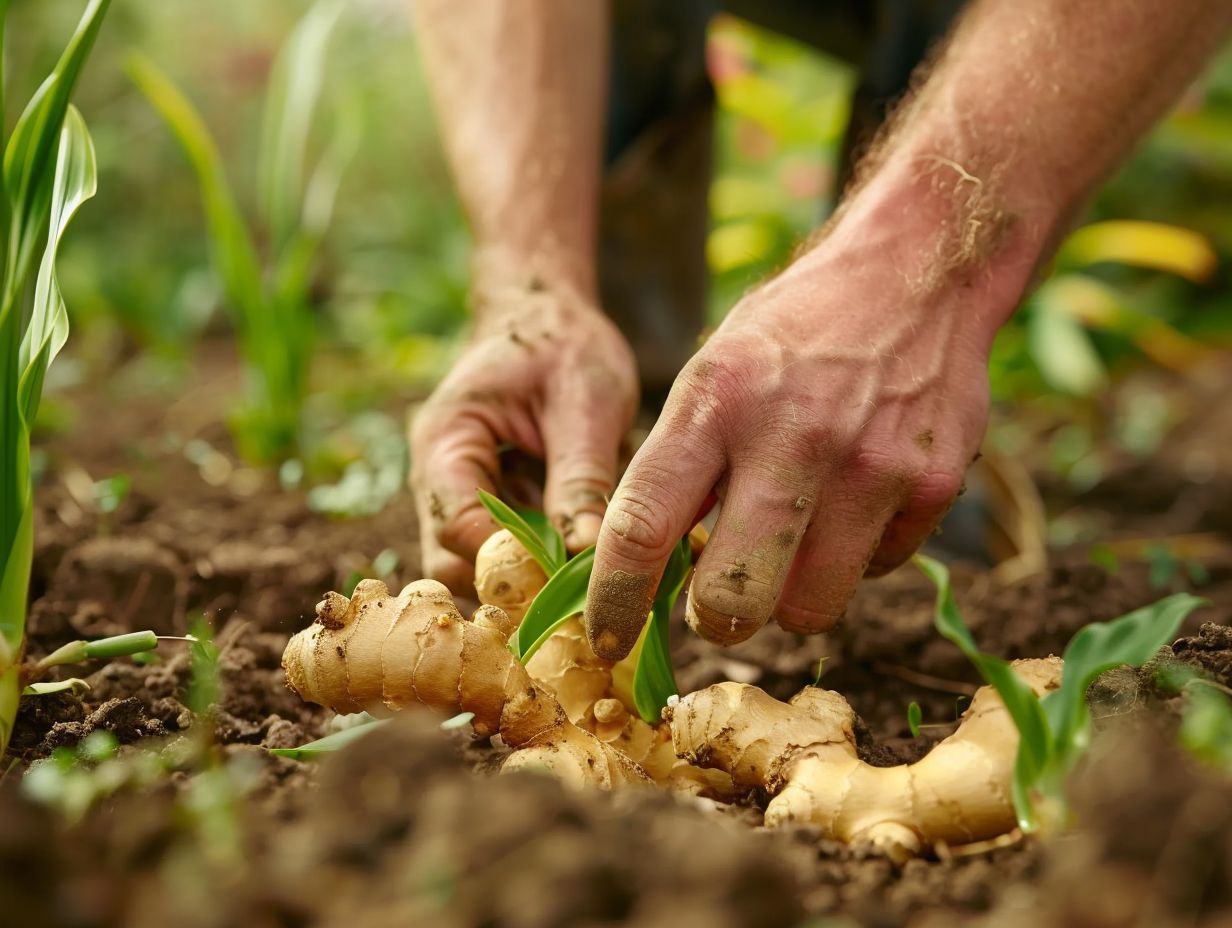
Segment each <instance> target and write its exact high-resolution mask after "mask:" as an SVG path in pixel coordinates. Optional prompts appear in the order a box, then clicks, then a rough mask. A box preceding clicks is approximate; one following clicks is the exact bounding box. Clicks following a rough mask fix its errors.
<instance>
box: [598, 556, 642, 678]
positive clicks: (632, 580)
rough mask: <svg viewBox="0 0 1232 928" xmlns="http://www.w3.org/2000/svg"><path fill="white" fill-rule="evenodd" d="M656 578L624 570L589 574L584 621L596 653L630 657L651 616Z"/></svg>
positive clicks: (614, 657) (607, 657)
mask: <svg viewBox="0 0 1232 928" xmlns="http://www.w3.org/2000/svg"><path fill="white" fill-rule="evenodd" d="M653 601H654V577H652V576H651V575H649V574H634V573H628V572H626V571H623V570H606V571H595V572H594V573H593V574H591V577H590V587H589V589H588V590H587V594H586V609H585V612H584V613H583V615H582V624H583V625H584V626H585V627H586V638H587V640H588V641H589V642H590V649H591V650H592V651H594V652H595V654H596V656H598V657H601V658H602V659H604V660H608V661H620V660H624V659H625V658H626V657H628V656H629V652H631V651H632V650H633V646H634V645H635V644H637V639H638V636H639V635H641V633H642V628H643V627H644V626H645V624H646V619H647V618H648V617H649V615H650V607H651V604H652V603H653Z"/></svg>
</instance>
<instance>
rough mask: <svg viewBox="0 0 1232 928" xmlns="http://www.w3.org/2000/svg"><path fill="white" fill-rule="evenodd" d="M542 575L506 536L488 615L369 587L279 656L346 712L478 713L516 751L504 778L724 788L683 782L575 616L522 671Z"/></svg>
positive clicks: (665, 737) (334, 607) (666, 743)
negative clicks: (520, 636) (520, 647)
mask: <svg viewBox="0 0 1232 928" xmlns="http://www.w3.org/2000/svg"><path fill="white" fill-rule="evenodd" d="M546 582H547V576H546V574H545V573H544V572H543V569H542V568H541V567H540V566H539V565H538V563H536V562H535V560H534V559H533V558H532V557H531V556H530V555H529V554H528V553H527V552H526V550H525V548H523V547H522V545H521V544H520V543H519V542H518V541H517V539H515V538H514V537H513V535H511V534H510V533H509V532H508V531H500V532H497V533H496V534H495V535H493V536H492V537H491V538H489V539H488V541H487V542H485V543H484V545H483V546H482V547H481V549H480V551H479V555H478V557H477V558H476V562H475V586H476V590H477V591H478V592H479V595H480V600H481V601H482V602H483V603H484V605H483V606H481V607H480V609H479V610H478V611H477V612H476V613H475V617H474V620H473V621H470V622H468V621H466V620H465V619H464V618H463V616H462V614H461V613H460V612H459V611H458V608H457V606H456V604H455V603H454V601H453V598H452V597H451V596H450V594H449V591H448V590H447V589H446V588H445V587H444V586H442V585H441V584H439V583H435V582H433V581H429V580H421V581H418V582H417V583H412V584H410V585H409V586H407V587H406V588H404V589H403V590H402V592H401V593H399V594H398V595H397V596H393V595H392V594H391V593H390V592H389V590H388V589H386V588H385V586H384V584H381V583H379V582H377V581H373V580H365V581H363V582H362V583H361V584H359V586H357V587H356V589H355V594H354V595H353V596H352V597H351V599H350V600H348V599H347V598H346V597H344V596H342V595H341V594H339V593H329V594H328V595H327V596H326V598H325V600H324V601H323V602H321V603H320V604H319V605H318V606H317V621H316V623H315V624H313V625H312V626H310V627H309V628H308V629H305V630H304V631H302V632H300V633H299V634H297V635H296V636H295V637H293V638H292V639H291V641H290V643H289V644H288V645H287V650H286V653H285V654H284V656H283V667H284V668H285V669H286V672H287V680H288V683H289V685H290V686H291V688H292V689H293V690H295V692H297V693H298V694H299V695H300V696H302V697H303V698H304V699H307V700H309V701H311V702H316V703H320V704H321V705H324V706H327V707H329V708H331V709H334V710H335V711H338V712H343V713H349V712H360V711H368V712H372V713H373V714H377V715H381V714H388V713H389V712H391V711H396V710H399V709H403V708H406V707H408V706H411V705H413V704H415V703H420V704H423V705H426V706H429V707H431V708H433V709H436V710H438V711H441V712H446V713H450V714H457V713H459V712H473V713H475V718H474V720H473V723H472V724H473V726H474V729H475V732H476V733H477V734H479V735H481V736H483V735H493V734H498V733H499V734H500V736H501V738H502V740H503V741H504V742H505V744H506V745H507V746H509V747H510V748H512V749H513V753H512V754H511V755H510V756H509V757H508V758H507V759H506V761H505V763H504V766H503V769H506V770H509V769H516V768H519V767H526V766H532V765H533V766H539V767H542V768H546V769H547V770H549V771H550V772H552V773H555V774H557V775H558V776H561V778H562V779H564V780H565V781H566V782H569V783H573V784H577V785H581V784H583V783H586V784H590V785H597V786H601V787H609V786H614V785H617V784H621V783H630V782H646V781H647V780H648V778H653V779H655V780H658V781H662V782H669V781H670V782H672V783H674V784H675V785H677V786H679V788H681V789H687V790H690V791H693V792H700V791H705V790H712V789H713V787H714V785H715V784H716V783H718V784H719V785H721V784H722V783H723V781H722V780H718V781H716V780H715V779H714V778H713V777H709V776H705V775H702V774H701V772H700V771H699V772H697V774H687V773H682V772H681V771H679V770H678V769H677V768H681V767H684V766H686V765H684V764H682V763H680V762H679V761H678V760H677V758H676V755H675V752H674V751H673V749H672V743H671V733H670V731H669V730H668V728H667V726H666V725H660V726H657V727H656V726H650V725H647V724H646V723H645V722H644V721H642V719H641V718H639V717H638V716H637V715H636V714H635V713H632V712H630V711H629V710H628V707H627V706H626V704H625V703H624V702H622V701H621V700H620V699H619V698H614V697H615V694H614V692H613V683H612V667H613V665H612V664H611V663H610V662H608V661H604V660H602V659H600V658H598V657H596V656H595V655H594V653H593V652H592V651H591V650H590V646H589V645H588V644H587V643H586V635H585V632H584V630H583V629H582V625H581V622H580V621H579V619H577V618H576V617H575V618H573V619H570V620H569V621H567V622H565V623H564V624H563V625H562V626H561V627H560V628H559V629H557V630H556V632H555V633H554V634H553V635H552V637H551V638H549V639H548V640H547V641H546V642H545V643H544V644H543V646H542V647H540V648H539V650H538V651H537V652H536V653H535V654H534V655H533V656H532V657H531V659H530V661H529V662H528V663H527V665H526V666H525V667H523V666H522V665H521V664H519V663H518V661H517V659H516V658H515V657H514V656H513V655H512V654H511V653H510V652H509V650H508V648H507V647H506V645H507V643H508V641H509V638H510V636H511V635H512V634H513V633H514V632H515V631H516V630H517V628H518V625H519V624H520V622H521V620H522V618H523V616H524V615H525V613H526V610H527V608H529V606H530V602H531V600H532V599H534V597H535V594H536V593H537V592H538V591H539V590H540V589H541V588H542V587H543V585H544V584H545V583H546Z"/></svg>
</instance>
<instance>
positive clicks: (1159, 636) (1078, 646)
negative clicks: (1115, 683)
mask: <svg viewBox="0 0 1232 928" xmlns="http://www.w3.org/2000/svg"><path fill="white" fill-rule="evenodd" d="M1206 602H1207V601H1206V600H1205V599H1201V598H1199V597H1197V596H1191V595H1190V594H1188V593H1177V594H1175V595H1174V596H1168V597H1166V598H1164V599H1161V600H1160V601H1159V602H1157V603H1154V604H1152V605H1150V606H1144V607H1143V608H1141V609H1135V610H1134V611H1133V612H1130V613H1129V614H1127V615H1123V616H1121V617H1120V618H1119V619H1113V620H1112V621H1110V622H1095V623H1092V624H1091V625H1087V626H1084V627H1083V628H1082V629H1080V630H1079V631H1078V633H1077V634H1076V635H1074V637H1073V638H1072V639H1071V640H1070V643H1069V645H1068V646H1067V647H1066V649H1065V654H1064V655H1063V656H1064V659H1065V670H1064V672H1063V673H1062V676H1061V687H1060V689H1058V690H1056V691H1054V692H1052V693H1049V694H1048V695H1047V696H1045V697H1044V699H1043V707H1044V712H1045V713H1046V715H1047V717H1048V723H1049V728H1050V729H1051V731H1052V733H1053V739H1054V741H1055V746H1054V753H1055V754H1056V755H1057V756H1058V757H1060V758H1067V757H1070V756H1072V755H1073V754H1074V753H1076V752H1077V751H1078V750H1080V749H1081V748H1082V747H1084V746H1085V742H1086V737H1085V735H1086V730H1087V727H1088V723H1089V720H1090V711H1089V710H1088V709H1087V701H1086V694H1087V689H1088V688H1089V687H1090V686H1091V683H1092V682H1094V680H1095V678H1096V677H1098V676H1099V675H1100V674H1101V673H1104V672H1105V671H1108V670H1112V669H1113V668H1114V667H1121V666H1125V665H1128V666H1130V667H1140V666H1141V665H1142V664H1144V663H1146V662H1147V661H1148V660H1150V659H1151V658H1152V657H1154V656H1155V652H1157V651H1158V650H1159V649H1160V648H1161V647H1163V646H1164V645H1165V644H1167V643H1168V642H1170V641H1172V640H1173V638H1175V637H1176V633H1177V629H1179V628H1180V627H1181V623H1182V622H1184V621H1185V618H1186V617H1187V616H1188V615H1189V614H1190V613H1191V612H1193V610H1194V609H1196V608H1198V607H1199V606H1202V605H1205V604H1206Z"/></svg>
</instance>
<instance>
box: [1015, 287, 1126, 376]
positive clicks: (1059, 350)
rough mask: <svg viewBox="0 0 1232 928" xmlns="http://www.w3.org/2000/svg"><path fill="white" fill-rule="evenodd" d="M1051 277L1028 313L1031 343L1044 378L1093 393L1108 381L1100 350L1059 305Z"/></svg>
mask: <svg viewBox="0 0 1232 928" xmlns="http://www.w3.org/2000/svg"><path fill="white" fill-rule="evenodd" d="M1058 299H1059V296H1058V295H1057V288H1056V286H1054V285H1053V283H1052V282H1051V281H1050V282H1049V283H1045V284H1044V285H1043V286H1041V287H1040V288H1039V290H1037V291H1036V293H1035V294H1034V296H1033V297H1032V298H1031V300H1030V310H1029V312H1028V313H1027V316H1026V318H1027V347H1028V351H1029V352H1030V355H1031V360H1033V361H1034V362H1035V365H1036V367H1038V368H1039V371H1040V373H1041V374H1042V375H1043V377H1044V379H1045V380H1046V381H1048V383H1049V384H1050V385H1051V386H1052V387H1053V388H1055V389H1057V390H1060V391H1062V392H1064V393H1069V394H1073V395H1075V396H1089V395H1091V394H1092V393H1095V392H1096V391H1097V390H1099V389H1101V388H1102V387H1103V386H1104V385H1105V384H1106V383H1107V372H1106V371H1105V369H1104V363H1103V361H1101V360H1100V357H1099V353H1098V352H1097V351H1096V350H1095V345H1094V344H1093V343H1092V341H1091V336H1090V335H1088V334H1087V331H1086V329H1085V328H1083V326H1082V324H1081V323H1080V322H1078V320H1076V319H1075V318H1074V316H1073V314H1071V313H1069V312H1067V311H1066V310H1065V309H1064V308H1063V307H1061V306H1059V305H1058V303H1057V300H1058Z"/></svg>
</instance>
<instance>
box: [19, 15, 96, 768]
mask: <svg viewBox="0 0 1232 928" xmlns="http://www.w3.org/2000/svg"><path fill="white" fill-rule="evenodd" d="M108 6H109V0H91V2H90V3H89V5H88V6H87V7H86V10H85V13H84V14H83V16H82V18H81V21H80V22H79V23H78V25H77V30H76V31H75V32H74V33H73V36H72V38H71V39H70V40H69V43H68V46H67V47H66V48H65V50H64V53H63V54H62V55H61V56H60V60H59V61H58V62H57V63H56V66H55V68H54V69H53V70H52V72H51V74H50V75H49V76H48V77H47V79H46V80H45V81H44V82H43V83H42V84H41V85H40V86H39V89H38V90H37V91H36V92H35V94H34V96H33V97H32V98H31V100H30V102H29V103H28V104H27V105H26V108H25V110H24V111H23V112H22V114H21V116H20V117H19V118H18V120H17V124H16V126H14V128H13V132H12V135H11V137H10V138H9V139H8V141H7V144H4V145H3V149H4V165H3V178H2V180H3V182H2V183H0V234H2V235H3V236H4V244H5V248H4V263H3V280H0V755H3V753H4V750H5V748H6V746H7V745H8V740H9V736H10V735H11V734H12V730H13V721H14V719H15V717H16V715H17V701H18V699H19V697H20V696H21V693H22V689H23V683H22V679H21V676H22V674H21V661H22V655H23V653H24V649H25V626H26V600H27V597H28V594H29V585H30V569H31V563H32V558H33V551H34V506H33V497H34V487H33V483H32V481H31V471H30V430H31V427H32V426H33V424H34V419H35V416H36V415H37V413H38V408H39V402H40V400H41V398H42V391H43V378H44V375H45V374H46V372H47V367H48V365H50V364H51V361H52V359H53V358H55V356H56V354H57V353H58V352H59V351H60V349H61V348H62V347H63V346H64V342H65V340H66V339H67V337H68V312H67V310H66V308H65V306H64V301H63V299H62V298H61V296H60V287H59V283H58V281H57V279H56V255H57V252H58V249H59V245H60V239H61V237H62V236H63V234H64V230H65V228H66V227H67V225H68V223H69V221H70V220H71V219H72V217H73V214H74V213H76V212H77V209H78V208H79V207H80V206H81V204H82V203H84V202H85V201H86V200H88V199H90V197H92V196H93V195H94V190H95V162H94V147H93V145H92V144H91V142H90V136H89V133H88V132H87V131H86V126H85V121H84V120H83V119H82V118H81V114H80V113H78V112H77V110H76V109H74V108H73V107H72V105H71V104H70V103H69V97H70V96H71V94H72V91H73V87H74V85H75V84H76V82H77V78H78V76H79V74H80V73H81V69H82V66H83V65H84V63H85V60H86V57H87V55H88V54H89V52H90V49H91V47H92V46H93V44H94V39H95V37H96V36H97V35H98V31H99V29H100V28H101V26H102V22H103V16H104V15H105V14H106V12H107V7H108ZM7 11H8V3H7V2H4V3H0V39H2V38H3V35H2V31H3V25H4V20H5V17H6V14H7ZM2 46H3V43H2V41H0V59H2V56H3V52H2ZM2 69H3V60H0V70H2ZM0 99H2V95H0ZM2 131H3V130H2V128H0V135H2ZM2 141H3V139H2V138H0V142H2ZM36 257H38V258H39V260H38V262H37V271H35V273H34V274H33V275H32V274H31V272H32V271H34V268H35V263H36V262H35V259H36Z"/></svg>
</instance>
